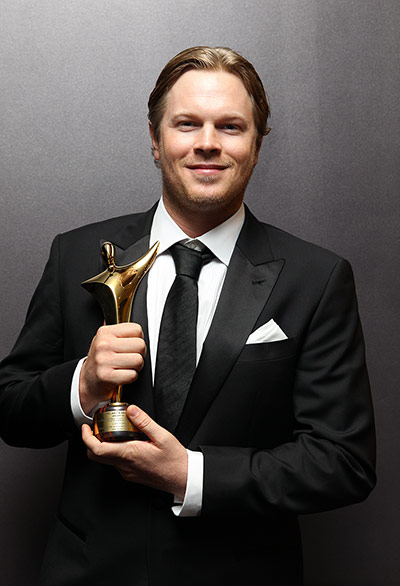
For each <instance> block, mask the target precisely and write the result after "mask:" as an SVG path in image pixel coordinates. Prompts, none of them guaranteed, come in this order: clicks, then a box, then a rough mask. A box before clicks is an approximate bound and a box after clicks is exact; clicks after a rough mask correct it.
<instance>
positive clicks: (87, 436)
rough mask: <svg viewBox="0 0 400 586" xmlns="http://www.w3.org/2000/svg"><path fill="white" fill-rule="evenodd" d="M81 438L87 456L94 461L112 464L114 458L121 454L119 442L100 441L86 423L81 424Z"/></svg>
mask: <svg viewBox="0 0 400 586" xmlns="http://www.w3.org/2000/svg"><path fill="white" fill-rule="evenodd" d="M82 440H83V442H84V444H85V445H86V447H87V451H88V457H89V458H90V459H91V460H94V461H96V462H101V463H102V464H109V465H112V466H113V465H114V464H115V459H117V458H120V457H121V455H122V453H120V452H122V449H121V448H122V446H121V444H113V443H108V442H101V441H100V440H98V439H97V437H96V436H95V435H94V433H93V431H92V429H91V428H90V427H89V426H88V425H86V423H85V424H84V425H82Z"/></svg>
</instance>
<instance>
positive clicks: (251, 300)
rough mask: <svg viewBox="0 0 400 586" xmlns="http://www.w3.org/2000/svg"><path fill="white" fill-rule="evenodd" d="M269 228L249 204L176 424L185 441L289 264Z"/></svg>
mask: <svg viewBox="0 0 400 586" xmlns="http://www.w3.org/2000/svg"><path fill="white" fill-rule="evenodd" d="M266 230H267V229H266V227H265V225H263V224H260V223H259V222H258V221H257V220H256V219H255V218H254V216H252V214H251V213H250V212H249V211H248V210H247V209H246V221H245V224H244V226H243V229H242V232H241V234H240V236H239V239H238V242H237V244H236V247H235V250H234V253H233V255H232V259H231V262H230V264H229V268H228V271H227V275H226V278H225V283H224V286H223V289H222V292H221V296H220V299H219V302H218V306H217V309H216V312H215V316H214V319H213V322H212V324H211V327H210V330H209V332H208V335H207V338H206V340H205V343H204V346H203V351H202V354H201V357H200V361H199V364H198V367H197V370H196V373H195V375H194V378H193V382H192V385H191V388H190V391H189V394H188V397H187V400H186V403H185V406H184V409H183V412H182V415H181V418H180V420H179V423H178V426H177V429H176V436H177V437H178V439H179V440H180V441H181V442H182V443H183V444H184V445H188V443H189V442H190V440H191V439H192V437H193V435H194V434H195V432H196V430H197V428H198V427H199V425H200V423H201V421H202V420H203V418H204V416H205V415H206V413H207V411H208V409H209V407H210V405H211V403H212V401H213V400H214V397H215V396H216V395H217V393H218V392H219V390H220V388H221V387H222V385H223V383H224V381H225V379H226V377H227V376H228V374H229V372H230V371H231V369H232V367H233V365H234V363H235V361H236V360H237V358H238V356H239V354H240V352H241V351H242V349H243V346H244V345H245V343H246V340H247V338H248V336H249V335H250V333H251V332H252V331H253V329H254V326H255V324H256V322H257V319H258V317H259V315H260V313H261V311H262V309H263V308H264V306H265V304H266V303H267V301H268V298H269V296H270V294H271V292H272V290H273V288H274V285H275V283H276V281H277V279H278V277H279V274H280V272H281V270H282V267H283V265H284V260H283V259H278V260H274V259H273V257H272V253H271V250H270V247H269V243H268V237H267V232H266Z"/></svg>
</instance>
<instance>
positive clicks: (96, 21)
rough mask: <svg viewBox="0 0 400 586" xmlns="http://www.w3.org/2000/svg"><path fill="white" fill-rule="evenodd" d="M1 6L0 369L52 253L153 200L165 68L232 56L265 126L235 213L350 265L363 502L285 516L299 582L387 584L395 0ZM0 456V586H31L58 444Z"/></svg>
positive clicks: (394, 569)
mask: <svg viewBox="0 0 400 586" xmlns="http://www.w3.org/2000/svg"><path fill="white" fill-rule="evenodd" d="M0 9H1V18H0V55H1V62H0V75H1V93H0V99H1V107H0V116H1V132H0V145H1V162H0V165H1V174H0V175H1V178H0V182H1V183H0V185H1V202H0V203H1V208H0V209H1V217H0V250H1V252H0V259H1V260H0V263H1V265H0V266H1V278H0V295H1V313H0V315H1V328H0V357H2V356H4V355H6V354H7V352H8V351H9V350H10V348H11V345H12V343H13V341H14V339H15V337H16V335H17V333H18V331H19V329H20V327H21V324H22V322H23V319H24V315H25V312H26V309H27V304H28V302H29V299H30V297H31V294H32V292H33V289H34V287H35V285H36V283H37V281H38V279H39V277H40V274H41V271H42V268H43V265H44V263H45V261H46V258H47V255H48V249H49V245H50V242H51V240H52V238H53V237H54V236H55V235H56V234H57V233H58V232H59V231H65V230H67V229H69V228H72V227H75V226H78V225H81V224H84V223H87V222H90V221H94V220H100V219H103V218H106V217H109V216H112V215H119V214H122V213H125V212H132V211H136V210H143V209H146V208H147V207H148V206H149V204H150V203H152V202H153V201H155V200H156V198H157V197H158V196H159V194H160V177H159V172H158V171H157V169H156V168H155V167H154V165H153V163H152V161H151V155H150V143H149V139H148V135H147V123H146V113H147V108H146V103H147V97H148V94H149V93H150V91H151V89H152V87H153V83H154V81H155V78H156V76H157V75H158V73H159V71H160V70H161V68H162V66H163V65H164V64H165V62H166V61H167V60H168V59H169V58H170V57H171V56H173V55H174V54H175V53H177V52H178V51H180V50H181V49H183V48H185V47H187V46H191V45H195V44H211V45H228V46H232V47H233V48H236V49H237V50H238V51H239V52H242V53H243V54H244V55H245V56H246V57H247V58H248V59H250V60H251V61H252V62H253V63H254V64H255V66H256V68H257V70H258V71H259V73H260V75H261V77H262V79H263V80H264V82H265V85H266V88H267V91H268V94H269V97H270V100H271V105H272V111H273V117H272V120H271V125H272V128H273V130H272V132H271V134H270V135H269V137H267V139H266V140H265V143H264V146H263V150H262V153H261V158H260V162H259V165H258V167H257V169H256V171H255V174H254V177H253V179H252V181H251V185H250V187H249V190H248V196H247V202H248V204H249V205H250V207H251V208H252V209H253V211H254V212H255V213H256V214H258V216H259V217H260V218H261V219H264V220H266V221H269V222H271V223H274V224H277V225H278V226H280V227H282V228H284V229H286V230H289V231H292V232H294V233H295V234H297V235H299V236H301V237H305V238H307V239H309V240H311V241H314V242H317V243H320V244H322V245H324V246H327V247H329V248H331V249H333V250H335V251H336V252H338V253H339V254H341V255H343V256H345V257H347V258H348V259H349V260H350V261H351V262H352V264H353V268H354V272H355V276H356V281H357V286H358V295H359V303H360V312H361V317H362V320H363V324H364V331H365V336H366V341H367V348H368V359H369V367H370V374H371V379H372V384H373V395H374V402H375V408H376V420H377V428H378V442H379V453H378V456H379V460H378V473H379V484H378V487H377V489H376V490H375V492H374V493H373V495H372V496H371V497H370V498H369V500H368V501H366V502H365V503H363V504H361V505H357V506H352V507H349V508H347V509H343V510H338V511H334V512H330V513H325V514H320V515H315V516H309V517H306V518H303V519H302V527H303V535H304V553H305V562H306V583H307V586H377V585H379V586H389V585H393V586H397V585H398V584H399V583H400V571H399V570H400V568H399V561H398V559H399V557H400V556H399V551H398V550H399V545H398V544H399V541H400V530H399V526H400V519H399V494H400V483H399V476H400V472H399V456H398V445H399V425H398V417H399V410H398V408H399V397H398V393H397V388H398V385H397V384H396V383H397V369H396V366H397V362H398V356H399V353H398V351H399V337H398V330H399V325H400V324H399V321H398V314H399V312H398V309H399V304H398V293H397V292H398V290H399V285H400V283H399V236H398V231H397V230H398V226H399V203H398V195H399V184H400V181H399V179H400V177H399V175H400V165H399V154H400V153H399V151H400V144H399V143H400V141H399V136H400V132H399V111H400V110H399V85H400V84H399V82H400V75H399V73H400V69H399V62H398V56H399V54H400V43H399V27H400V3H399V1H398V0H392V1H390V0H381V1H380V2H378V1H375V2H374V1H372V0H358V1H357V0H353V1H350V0H347V1H346V0H281V1H279V0H265V1H262V0H253V1H251V0H237V1H236V0H233V1H231V2H228V1H227V0H219V1H218V2H216V1H215V0H212V1H211V0H202V1H201V2H199V1H194V0H185V1H183V0H176V1H175V2H162V1H160V0H159V1H157V0H147V1H139V0H63V1H61V0H0ZM38 351H40V349H38ZM0 450H1V477H0V508H1V512H0V527H1V532H0V559H1V566H0V567H1V576H2V577H1V583H2V584H5V585H6V586H22V584H24V585H25V586H30V585H31V584H32V585H33V584H34V582H35V576H36V574H37V570H38V565H39V561H40V557H41V554H42V552H43V548H44V543H45V540H46V535H47V532H48V530H49V526H50V524H51V519H52V515H53V512H54V509H55V507H56V502H57V495H58V491H59V487H60V483H61V480H62V469H63V460H64V451H65V446H61V447H59V448H57V449H52V450H43V451H33V450H28V449H26V450H24V449H13V448H9V447H8V446H6V445H5V444H0ZM60 571H62V569H60Z"/></svg>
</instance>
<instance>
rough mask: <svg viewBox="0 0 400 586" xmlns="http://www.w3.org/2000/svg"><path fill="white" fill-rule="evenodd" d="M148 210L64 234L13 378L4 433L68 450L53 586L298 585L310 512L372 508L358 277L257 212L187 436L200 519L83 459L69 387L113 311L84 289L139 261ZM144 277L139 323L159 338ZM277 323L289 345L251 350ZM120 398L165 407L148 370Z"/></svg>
mask: <svg viewBox="0 0 400 586" xmlns="http://www.w3.org/2000/svg"><path fill="white" fill-rule="evenodd" d="M153 214H154V208H153V209H152V210H150V212H147V213H143V214H135V215H132V216H126V217H122V218H116V219H112V220H108V221H106V222H102V223H97V224H93V225H89V226H86V227H84V228H79V229H77V230H74V231H72V232H69V233H66V234H63V235H60V236H58V237H57V238H56V239H55V241H54V243H53V246H52V250H51V254H50V258H49V261H48V264H47V266H46V269H45V271H44V274H43V277H42V279H41V281H40V283H39V286H38V288H37V290H36V292H35V294H34V297H33V299H32V302H31V305H30V308H29V311H28V316H27V320H26V323H25V325H24V328H23V330H22V332H21V334H20V336H19V338H18V340H17V343H16V345H15V347H14V349H13V351H12V353H11V354H10V356H9V357H8V358H6V359H5V360H4V361H3V363H2V365H1V368H0V389H1V391H0V429H1V433H2V436H3V438H4V439H5V441H7V442H8V443H10V444H12V445H23V446H30V447H33V446H34V447H46V446H51V445H55V444H57V443H59V442H62V441H64V440H68V442H69V449H68V456H67V465H66V472H65V481H64V487H63V491H62V495H61V501H60V507H59V513H58V517H57V520H56V524H55V528H54V531H53V533H52V535H51V537H50V539H49V544H48V548H47V551H46V556H45V560H44V564H43V568H42V574H41V581H40V584H42V585H48V586H62V585H65V586H78V585H83V584H85V585H86V584H89V583H97V584H99V585H102V584H104V585H105V584H107V585H109V584H112V585H113V586H119V585H122V584H123V585H124V586H127V585H128V584H132V585H137V586H144V585H152V586H169V585H171V586H188V585H191V586H196V585H200V584H201V586H204V585H205V584H207V585H208V586H214V585H215V586H217V585H218V586H221V585H224V584H231V583H235V584H265V585H268V586H295V585H300V584H302V567H301V566H302V563H301V544H300V538H299V531H298V525H297V515H298V514H303V513H310V512H317V511H323V510H327V509H331V508H334V507H340V506H343V505H347V504H350V503H355V502H357V501H360V500H362V499H364V498H365V497H366V496H367V494H368V493H369V492H370V490H371V489H372V487H373V486H374V483H375V475H374V454H375V446H374V431H373V415H372V406H371V400H370V392H369V384H368V376H367V371H366V367H365V360H364V345H363V338H362V332H361V328H360V323H359V319H358V312H357V302H356V297H355V291H354V285H353V278H352V272H351V269H350V266H349V264H348V263H347V262H346V261H344V260H343V259H341V258H339V257H337V256H336V255H334V254H332V253H330V252H328V251H326V250H323V249H321V248H319V247H316V246H314V245H311V244H309V243H307V242H304V241H302V240H299V239H297V238H295V237H293V236H291V235H289V234H287V233H285V232H283V231H281V230H279V229H277V228H274V227H272V226H269V225H266V224H262V223H260V222H258V221H257V220H256V219H255V218H254V216H252V214H251V213H250V212H249V211H248V210H246V220H245V223H244V226H243V229H242V231H241V234H240V236H239V239H238V241H237V245H236V247H235V250H234V253H233V256H232V259H231V263H230V265H229V269H228V272H227V276H226V280H225V283H224V286H223V290H222V293H221V297H220V300H219V303H218V307H217V310H216V313H215V317H214V320H213V323H212V325H211V328H210V331H209V334H208V336H207V339H206V341H205V344H204V347H203V352H202V355H201V358H200V361H199V364H198V367H197V370H196V373H195V376H194V379H193V383H192V385H191V389H190V391H189V394H188V397H187V401H186V404H185V406H184V410H183V412H182V415H181V418H180V421H179V423H178V427H177V430H176V435H177V437H178V438H179V440H180V441H181V442H182V443H183V444H184V445H185V446H187V447H188V448H190V449H192V450H201V451H202V452H203V454H204V465H205V471H204V498H203V506H202V511H201V515H200V516H199V517H193V518H177V517H175V516H174V515H173V513H172V512H171V498H172V497H171V495H168V494H165V493H161V492H158V491H155V490H151V489H148V488H146V487H143V486H139V485H135V484H132V483H128V482H126V481H124V480H123V479H122V478H121V477H120V476H119V474H118V473H117V472H116V471H115V470H114V469H113V468H111V467H108V466H103V465H100V464H98V463H94V462H90V461H88V459H87V457H86V451H85V448H84V446H83V444H82V441H81V438H80V430H79V429H77V428H76V425H75V423H74V421H73V418H72V414H71V409H70V386H71V379H72V375H73V372H74V370H75V367H76V365H77V361H78V360H79V359H80V358H81V357H82V356H85V355H86V354H87V352H88V348H89V345H90V342H91V340H92V337H93V336H94V334H95V332H96V330H97V328H98V327H99V326H100V325H101V324H102V322H103V317H102V313H101V310H100V308H99V306H98V305H97V302H96V301H95V300H94V299H93V298H92V297H91V296H90V295H88V293H87V292H86V291H85V290H84V289H83V288H82V287H81V286H80V283H81V281H83V280H85V279H86V278H88V277H90V276H92V275H94V274H96V273H98V272H100V270H102V266H101V264H100V254H99V242H100V241H101V240H111V241H112V242H113V243H115V245H116V246H117V247H118V249H119V253H120V257H119V259H118V262H119V263H120V264H121V263H122V262H125V261H126V262H127V261H129V260H133V259H135V258H138V257H139V256H141V255H142V254H143V253H144V252H145V251H146V250H147V249H148V243H149V231H150V227H151V222H152V217H153ZM145 298H146V281H145V280H144V281H143V282H142V284H141V285H140V287H139V289H138V291H137V294H136V299H135V302H134V311H133V318H132V319H133V320H134V321H137V322H139V323H140V324H141V325H142V326H143V329H144V332H145V335H146V336H147V332H146V330H147V315H146V303H145ZM271 318H272V319H274V320H275V321H276V322H277V323H278V324H279V326H280V327H281V328H282V329H283V331H284V332H285V333H286V334H287V336H288V339H287V340H283V341H278V342H272V343H262V344H252V345H246V340H247V338H248V336H249V335H250V333H251V332H253V331H254V330H256V329H257V328H258V327H259V326H261V325H262V324H264V323H266V322H268V321H269V320H270V319H271ZM125 398H126V399H127V400H128V401H129V402H135V403H136V404H138V405H140V406H141V407H142V408H143V409H145V410H146V411H147V412H148V413H149V414H150V415H153V414H154V401H153V392H152V385H151V375H150V365H149V360H147V361H146V365H145V368H144V370H143V371H142V373H141V374H140V377H139V380H138V381H137V382H136V383H134V384H132V385H129V386H127V387H126V388H125Z"/></svg>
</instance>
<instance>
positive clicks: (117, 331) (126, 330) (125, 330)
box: [100, 322, 143, 338]
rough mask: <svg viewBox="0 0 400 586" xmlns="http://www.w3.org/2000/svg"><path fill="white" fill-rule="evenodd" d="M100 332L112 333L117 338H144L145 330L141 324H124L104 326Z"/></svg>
mask: <svg viewBox="0 0 400 586" xmlns="http://www.w3.org/2000/svg"><path fill="white" fill-rule="evenodd" d="M100 330H103V331H104V332H107V333H111V334H113V335H114V336H116V337H117V338H143V330H142V327H141V325H140V324H136V323H133V322H123V323H120V324H113V325H111V326H102V327H101V328H100Z"/></svg>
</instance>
